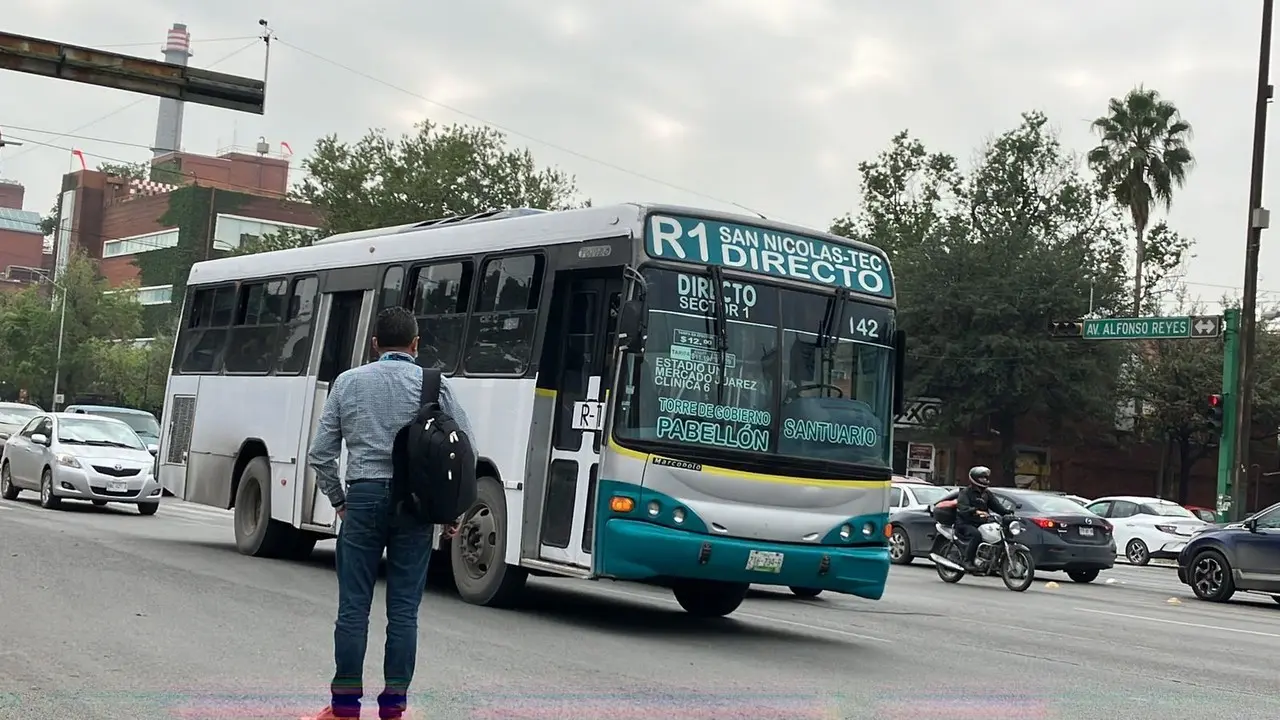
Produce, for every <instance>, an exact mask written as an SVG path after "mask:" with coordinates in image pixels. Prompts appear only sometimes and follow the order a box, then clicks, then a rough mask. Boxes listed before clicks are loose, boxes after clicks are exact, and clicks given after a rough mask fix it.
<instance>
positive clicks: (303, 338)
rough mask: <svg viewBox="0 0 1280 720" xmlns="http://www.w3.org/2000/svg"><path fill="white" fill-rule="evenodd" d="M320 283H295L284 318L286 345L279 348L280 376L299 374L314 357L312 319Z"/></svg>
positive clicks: (300, 280) (309, 280) (309, 279)
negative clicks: (312, 352)
mask: <svg viewBox="0 0 1280 720" xmlns="http://www.w3.org/2000/svg"><path fill="white" fill-rule="evenodd" d="M319 288H320V282H319V281H318V280H317V279H316V278H315V277H314V276H312V277H304V278H298V279H296V280H294V281H293V290H292V292H290V293H289V307H288V309H287V310H286V312H285V318H284V333H283V334H284V344H283V345H282V346H281V348H280V364H279V366H278V367H277V369H276V374H277V375H299V374H301V373H303V372H305V371H306V369H307V360H309V359H310V358H311V335H312V330H311V320H312V317H314V315H315V308H316V291H317V290H318V289H319Z"/></svg>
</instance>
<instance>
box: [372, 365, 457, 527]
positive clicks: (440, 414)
mask: <svg viewBox="0 0 1280 720" xmlns="http://www.w3.org/2000/svg"><path fill="white" fill-rule="evenodd" d="M391 458H392V463H393V465H394V477H393V479H392V494H393V497H394V499H395V507H396V509H397V511H398V512H400V513H403V514H406V515H410V516H412V517H414V518H416V519H417V520H420V521H422V522H424V523H433V524H448V523H453V522H457V520H458V518H459V516H461V515H462V514H463V513H465V512H466V511H467V510H470V509H471V505H472V504H473V503H474V502H475V501H476V492H477V489H476V451H475V449H474V448H473V447H472V446H471V438H469V437H467V434H466V433H465V432H463V431H462V428H460V427H459V426H458V422H457V421H456V420H454V419H453V416H452V415H450V414H449V413H447V412H445V411H444V410H442V409H441V408H440V371H439V370H432V369H428V368H423V370H422V398H421V407H419V408H418V414H417V416H416V417H414V418H413V421H412V422H410V423H409V424H408V425H405V426H404V427H403V428H401V429H400V432H398V433H396V439H395V444H394V446H393V448H392V453H391Z"/></svg>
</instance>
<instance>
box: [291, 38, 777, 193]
mask: <svg viewBox="0 0 1280 720" xmlns="http://www.w3.org/2000/svg"><path fill="white" fill-rule="evenodd" d="M275 40H276V42H278V43H280V44H281V45H284V46H285V47H288V48H291V49H293V50H296V51H298V52H300V53H302V54H304V55H308V56H310V57H312V58H314V59H316V60H319V61H321V62H324V63H328V64H329V65H332V66H334V67H336V68H339V69H342V70H346V71H347V72H349V73H351V74H353V75H357V76H359V77H362V78H364V79H366V80H369V81H370V82H374V83H377V84H379V85H382V86H384V87H388V88H390V89H392V90H395V91H397V92H401V93H404V94H405V95H408V96H409V97H412V98H416V99H418V100H421V101H423V102H425V103H429V104H431V105H435V106H436V107H439V108H443V109H445V110H448V111H449V112H452V113H455V114H457V115H461V116H463V117H465V118H469V119H471V120H475V121H476V122H478V123H481V124H483V125H487V126H489V127H491V128H494V129H495V130H500V131H502V132H504V133H506V134H508V135H513V136H515V137H518V138H523V139H524V140H528V141H529V142H533V143H537V144H538V145H543V146H545V147H549V148H551V149H553V150H558V151H560V152H562V153H565V154H567V155H572V156H573V157H576V158H579V159H582V160H586V161H587V162H590V163H594V164H596V165H600V166H601V167H606V168H609V169H611V170H615V171H617V172H620V173H623V174H626V175H631V176H632V177H636V178H639V179H641V180H645V181H648V182H651V183H654V184H655V185H662V186H665V187H669V188H671V189H673V190H679V191H681V192H685V193H689V194H690V195H697V196H698V197H702V198H706V199H708V200H714V201H716V202H718V203H723V204H725V205H732V206H734V207H736V208H740V209H742V210H746V211H748V212H750V213H752V214H754V215H760V216H762V217H763V213H761V212H760V211H759V210H755V209H754V208H750V207H747V206H746V205H743V204H741V203H737V202H734V201H732V200H726V199H724V198H721V197H717V196H715V195H711V194H709V193H706V192H702V191H701V190H694V189H693V188H689V187H685V186H682V185H677V184H675V183H671V182H667V181H666V180H662V179H661V178H656V177H653V176H652V175H646V174H645V173H641V172H637V171H635V170H632V169H630V168H626V167H623V166H621V165H618V164H617V163H613V162H609V161H608V160H601V159H600V158H597V157H593V156H591V155H587V154H586V153H583V152H579V151H577V150H574V149H572V148H568V147H565V146H564V145H560V144H559V143H554V142H551V141H549V140H544V139H542V138H539V137H535V136H533V135H530V134H528V133H524V132H520V131H519V130H515V129H513V128H510V127H507V126H504V125H501V124H499V123H496V122H493V121H492V120H488V119H486V118H483V117H480V116H479V115H476V114H475V113H470V112H467V111H466V110H462V109H460V108H457V107H454V106H452V105H449V104H447V103H442V102H440V101H438V100H433V99H431V98H429V97H426V96H425V95H422V94H420V93H416V92H414V91H412V90H408V89H406V88H404V87H401V86H399V85H396V84H395V83H392V82H388V81H386V80H383V79H382V78H379V77H376V76H374V75H370V74H369V73H367V72H364V71H363V70H358V69H356V68H353V67H351V66H350V65H344V64H343V63H340V62H338V61H337V60H333V59H330V58H328V57H325V56H324V55H320V54H319V53H315V52H312V51H310V50H307V49H306V48H302V47H298V46H297V45H294V44H292V43H289V42H286V41H284V40H281V39H280V38H278V37H277V38H275Z"/></svg>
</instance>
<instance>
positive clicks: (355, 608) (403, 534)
mask: <svg viewBox="0 0 1280 720" xmlns="http://www.w3.org/2000/svg"><path fill="white" fill-rule="evenodd" d="M373 336H374V337H373V354H374V357H376V358H377V360H375V361H374V362H371V363H369V364H367V365H362V366H360V367H357V368H352V369H351V370H348V371H346V372H344V373H342V374H341V375H339V376H338V377H337V378H336V379H335V380H334V381H333V386H332V387H331V388H330V391H329V398H328V400H327V401H326V402H325V405H324V412H323V414H322V415H321V417H320V422H319V424H318V426H317V428H316V434H315V438H314V439H313V440H312V443H311V451H310V453H309V454H308V456H307V461H308V463H309V464H310V465H311V466H312V467H313V468H314V469H315V473H316V484H317V486H318V487H319V488H320V490H321V491H322V492H323V493H324V494H325V496H326V497H328V498H329V501H330V502H331V503H332V504H333V507H334V508H335V510H336V511H337V514H338V517H339V518H341V520H342V525H341V528H340V530H339V532H338V551H337V566H338V620H337V622H336V623H335V625H334V631H333V646H334V648H333V652H334V662H335V664H336V669H335V672H334V676H333V683H332V686H331V688H330V690H331V693H332V701H331V703H330V705H329V707H328V708H325V710H324V711H323V712H321V713H320V715H318V716H317V717H316V720H331V719H333V718H358V717H359V716H360V700H361V698H362V697H363V695H364V688H363V675H364V658H365V649H366V646H367V645H368V636H369V608H370V606H371V605H372V603H373V589H374V585H375V583H376V582H377V577H378V564H379V562H380V561H381V559H382V553H383V550H384V549H385V550H386V553H387V644H386V653H385V657H384V659H383V665H382V667H383V675H384V680H385V682H386V686H385V689H384V690H383V691H382V693H381V694H379V695H378V715H379V717H381V718H384V720H386V719H390V718H399V717H402V716H403V714H404V711H405V708H406V706H407V694H408V691H409V683H410V681H411V680H412V679H413V670H414V663H415V660H416V656H417V649H418V605H419V603H421V602H422V595H423V592H424V591H425V587H426V578H427V562H428V560H429V559H430V557H431V540H432V538H431V533H432V527H433V526H432V525H429V524H426V523H423V522H422V521H420V520H417V519H415V518H413V517H412V516H410V515H408V514H402V513H397V512H396V508H395V507H393V503H392V495H391V479H392V470H393V464H392V447H393V445H394V442H395V437H396V434H397V433H398V432H399V431H400V430H401V428H403V427H405V426H406V425H408V424H409V423H410V422H412V421H413V419H414V417H415V416H416V415H417V413H418V408H419V406H420V400H421V392H422V368H420V367H419V366H418V364H417V362H416V360H415V358H416V355H417V351H418V324H417V321H416V320H415V319H414V317H413V314H412V313H411V312H409V311H408V310H407V309H405V308H402V307H392V308H387V309H386V310H383V311H382V312H381V313H379V314H378V317H377V320H376V321H375V323H374V329H373ZM439 405H440V409H441V410H442V411H444V412H446V413H448V414H449V415H451V416H453V418H454V419H455V420H456V421H457V423H458V425H459V426H460V427H461V428H462V430H463V432H465V433H466V435H467V437H468V438H470V439H472V442H474V438H475V435H474V433H473V432H472V430H471V424H470V422H469V420H468V418H467V414H466V411H465V410H464V409H463V408H462V406H461V405H460V404H459V403H458V401H457V397H456V395H454V393H453V392H452V389H451V388H450V386H449V383H448V380H447V378H441V382H440V398H439ZM343 441H346V445H347V468H346V476H347V477H346V490H345V491H344V490H343V484H342V480H341V479H340V478H339V477H338V458H339V455H340V453H341V450H342V443H343Z"/></svg>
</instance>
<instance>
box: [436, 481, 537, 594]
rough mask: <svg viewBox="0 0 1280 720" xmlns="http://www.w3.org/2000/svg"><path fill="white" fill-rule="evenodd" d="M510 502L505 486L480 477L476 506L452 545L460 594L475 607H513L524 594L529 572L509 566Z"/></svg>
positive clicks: (452, 563) (456, 581)
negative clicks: (507, 559) (508, 516)
mask: <svg viewBox="0 0 1280 720" xmlns="http://www.w3.org/2000/svg"><path fill="white" fill-rule="evenodd" d="M507 542H508V538H507V499H506V495H505V494H504V493H503V492H502V484H501V483H499V482H498V481H497V480H495V479H494V478H491V477H481V478H477V491H476V501H475V504H473V505H472V506H471V509H470V510H468V511H467V513H466V514H465V515H463V518H462V523H461V524H460V525H459V526H458V534H457V536H456V537H454V538H453V539H452V540H451V541H450V542H449V560H450V563H449V564H450V565H451V566H452V568H453V580H454V582H455V583H456V584H457V586H458V594H459V595H461V596H462V599H463V600H465V601H467V602H469V603H471V604H473V605H486V606H488V607H510V606H511V605H514V604H515V603H516V601H517V600H518V599H519V597H520V594H521V593H522V592H523V591H524V585H525V582H526V581H527V580H528V578H529V573H528V572H527V571H526V570H525V569H524V568H522V567H517V566H514V565H508V564H507V562H506V556H507Z"/></svg>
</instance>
